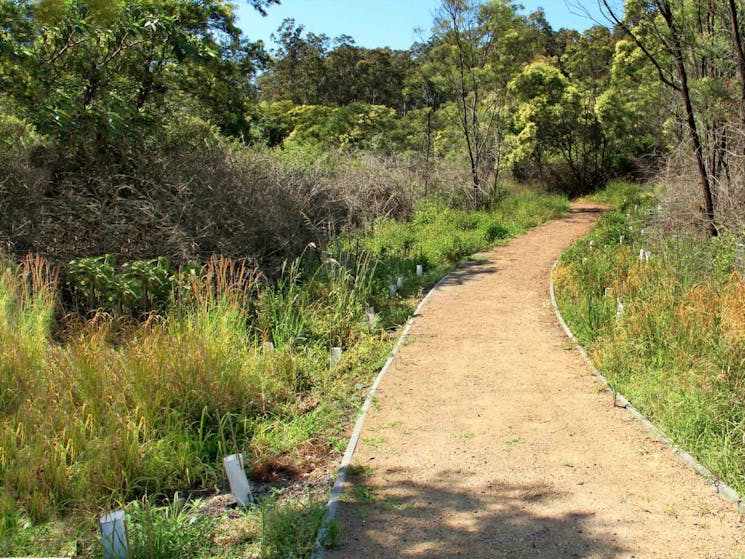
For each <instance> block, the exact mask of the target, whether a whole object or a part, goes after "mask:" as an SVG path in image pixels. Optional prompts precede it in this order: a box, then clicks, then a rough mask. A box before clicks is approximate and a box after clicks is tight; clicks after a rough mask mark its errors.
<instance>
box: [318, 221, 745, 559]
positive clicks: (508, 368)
mask: <svg viewBox="0 0 745 559" xmlns="http://www.w3.org/2000/svg"><path fill="white" fill-rule="evenodd" d="M597 215H598V212H597V209H596V208H595V209H593V208H592V207H591V206H575V207H574V209H573V211H572V213H571V214H569V215H568V216H567V217H565V218H563V219H559V220H556V221H553V222H551V223H548V224H546V225H543V226H541V227H538V228H536V229H534V230H532V231H530V232H529V233H527V234H525V235H523V236H521V237H518V238H517V239H515V240H513V241H512V243H511V244H510V245H509V246H506V247H501V248H497V249H495V250H493V251H491V252H489V253H487V254H485V255H483V256H484V260H483V261H477V262H475V263H469V264H466V265H464V266H462V267H461V268H459V269H458V270H456V271H455V272H454V273H452V274H451V275H450V276H449V277H448V279H447V280H446V282H445V283H444V284H443V285H442V287H441V288H440V289H438V291H437V292H436V293H435V294H433V296H432V298H431V299H430V300H429V302H428V303H427V305H426V306H425V307H424V309H423V310H422V313H421V315H420V316H419V317H418V318H417V319H416V321H415V323H414V326H413V328H412V330H411V332H410V334H409V339H408V342H407V343H406V344H405V345H404V346H403V347H402V348H401V350H400V352H399V353H398V354H397V356H396V359H395V361H394V364H393V366H392V368H391V369H390V370H389V372H388V374H387V376H386V378H385V379H384V381H383V383H382V384H381V386H380V389H379V392H378V397H377V402H376V405H375V406H374V407H373V409H372V410H371V413H370V415H369V416H368V419H367V422H366V424H365V429H364V432H363V434H362V438H361V442H360V446H359V447H358V449H357V453H356V454H355V457H354V460H353V462H352V464H353V465H354V466H356V467H357V470H362V472H361V473H357V474H356V475H354V476H350V480H349V482H348V484H347V487H346V489H345V493H344V495H343V502H342V504H341V506H340V509H339V516H338V519H339V522H340V527H341V534H340V537H339V543H340V547H339V548H338V549H335V550H330V551H328V552H327V553H326V557H328V558H329V559H339V558H350V559H351V558H355V559H365V558H371V559H374V558H384V557H385V558H387V557H438V558H451V557H468V558H528V557H530V558H533V557H535V558H539V557H540V558H555V559H559V558H561V559H564V558H570V557H585V558H589V557H592V558H615V557H626V558H632V557H636V558H646V557H669V558H676V559H677V558H730V557H745V525H743V524H742V519H741V518H740V515H739V514H738V513H737V512H736V511H735V510H734V507H733V505H732V504H731V503H728V502H726V501H724V500H723V499H721V498H720V497H719V496H717V495H716V494H715V492H714V489H713V488H712V487H711V486H710V485H708V484H707V483H706V481H705V480H704V479H703V478H701V477H699V476H698V475H696V474H695V473H694V472H693V471H692V470H690V469H689V468H688V467H687V466H686V465H684V464H683V463H682V462H681V461H680V460H679V459H678V458H677V456H676V455H675V454H674V453H673V452H672V451H670V450H669V449H667V448H666V447H665V446H664V445H663V444H662V443H659V442H658V441H657V440H655V439H654V438H652V437H651V435H649V434H648V432H647V431H646V430H645V429H644V428H643V427H642V426H641V425H639V424H638V423H637V422H636V421H635V420H634V419H633V418H632V417H631V416H630V415H629V414H628V413H627V412H626V411H625V410H623V409H619V408H616V407H614V406H613V405H612V397H611V395H610V393H608V392H607V391H606V390H604V389H603V388H602V387H601V385H600V383H599V381H598V380H597V379H596V377H595V376H594V375H593V374H592V373H591V372H590V371H589V369H588V368H587V366H586V365H585V363H584V361H583V360H582V358H581V357H580V356H579V354H578V353H577V352H576V351H575V350H573V349H572V347H571V345H570V344H569V342H568V340H567V338H566V336H565V335H564V333H563V332H562V330H561V328H560V326H559V325H558V323H557V320H556V317H555V315H554V313H553V310H552V307H551V303H550V299H549V294H548V285H549V272H550V269H551V266H552V264H553V262H554V260H555V259H556V258H557V257H558V256H559V255H560V254H561V252H562V250H563V249H565V248H566V247H567V246H569V245H570V243H571V242H572V241H573V240H575V239H577V238H579V237H580V236H582V235H583V234H584V233H586V232H587V231H588V230H589V229H590V227H591V226H592V223H593V222H594V220H595V219H596V218H597Z"/></svg>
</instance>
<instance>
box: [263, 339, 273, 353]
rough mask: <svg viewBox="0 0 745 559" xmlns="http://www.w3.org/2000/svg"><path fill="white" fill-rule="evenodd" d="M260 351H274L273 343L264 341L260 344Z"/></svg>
mask: <svg viewBox="0 0 745 559" xmlns="http://www.w3.org/2000/svg"><path fill="white" fill-rule="evenodd" d="M261 351H263V352H264V353H271V352H272V351H274V343H272V342H264V343H263V344H261Z"/></svg>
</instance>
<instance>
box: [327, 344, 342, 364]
mask: <svg viewBox="0 0 745 559" xmlns="http://www.w3.org/2000/svg"><path fill="white" fill-rule="evenodd" d="M339 361H341V348H340V347H332V348H331V351H330V352H329V369H333V368H334V367H336V366H337V365H338V364H339Z"/></svg>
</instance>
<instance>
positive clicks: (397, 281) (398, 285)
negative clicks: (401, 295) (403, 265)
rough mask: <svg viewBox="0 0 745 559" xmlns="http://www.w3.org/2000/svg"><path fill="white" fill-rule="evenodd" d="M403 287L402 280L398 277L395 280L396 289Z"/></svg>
mask: <svg viewBox="0 0 745 559" xmlns="http://www.w3.org/2000/svg"><path fill="white" fill-rule="evenodd" d="M403 286H404V278H402V277H399V278H398V279H397V280H396V287H398V288H399V289H401V288H402V287H403Z"/></svg>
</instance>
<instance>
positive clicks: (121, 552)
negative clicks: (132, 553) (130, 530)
mask: <svg viewBox="0 0 745 559" xmlns="http://www.w3.org/2000/svg"><path fill="white" fill-rule="evenodd" d="M126 522H127V518H126V516H125V514H124V511H123V510H117V511H114V512H110V513H109V514H105V515H103V516H102V517H101V518H100V519H99V520H98V527H99V529H100V530H101V543H102V544H103V556H104V557H105V559H127V558H128V557H129V542H128V538H127V524H126Z"/></svg>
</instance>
